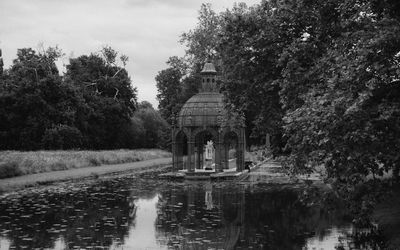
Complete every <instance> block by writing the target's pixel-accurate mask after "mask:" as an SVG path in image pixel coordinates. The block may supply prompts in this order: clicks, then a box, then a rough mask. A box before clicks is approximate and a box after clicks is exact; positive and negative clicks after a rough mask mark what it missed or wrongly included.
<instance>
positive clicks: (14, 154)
mask: <svg viewBox="0 0 400 250" xmlns="http://www.w3.org/2000/svg"><path fill="white" fill-rule="evenodd" d="M170 156H171V153H169V152H167V151H163V150H159V149H138V150H104V151H29V152H20V151H1V152H0V179H2V178H8V177H13V176H19V175H27V174H36V173H44V172H51V171H57V170H67V169H74V168H83V167H95V166H100V165H110V164H121V163H129V162H137V161H144V160H150V159H157V158H163V157H170Z"/></svg>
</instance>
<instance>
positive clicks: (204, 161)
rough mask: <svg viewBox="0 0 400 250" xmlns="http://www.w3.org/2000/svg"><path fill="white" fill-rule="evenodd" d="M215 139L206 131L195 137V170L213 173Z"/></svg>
mask: <svg viewBox="0 0 400 250" xmlns="http://www.w3.org/2000/svg"><path fill="white" fill-rule="evenodd" d="M215 143H216V138H214V136H213V134H212V133H211V132H210V131H208V130H203V131H201V132H199V133H197V134H196V136H195V148H194V163H195V168H196V169H202V170H209V171H215V156H216V148H215V147H216V145H215Z"/></svg>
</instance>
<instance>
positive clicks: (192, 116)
mask: <svg viewBox="0 0 400 250" xmlns="http://www.w3.org/2000/svg"><path fill="white" fill-rule="evenodd" d="M223 98H224V97H223V95H222V94H220V93H218V92H201V93H198V94H196V95H194V96H192V97H191V98H190V99H189V100H188V101H187V102H186V103H185V104H184V105H183V107H182V109H181V111H180V113H179V116H178V126H179V127H192V126H193V127H196V126H201V127H202V126H219V124H220V123H221V122H222V119H223V118H224V117H225V116H226V114H227V112H226V110H225V108H224V100H223Z"/></svg>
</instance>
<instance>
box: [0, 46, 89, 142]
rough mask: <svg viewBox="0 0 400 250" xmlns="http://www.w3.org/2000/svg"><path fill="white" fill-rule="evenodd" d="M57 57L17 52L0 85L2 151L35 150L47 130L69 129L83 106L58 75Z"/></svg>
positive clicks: (47, 53) (56, 53) (57, 53)
mask: <svg viewBox="0 0 400 250" xmlns="http://www.w3.org/2000/svg"><path fill="white" fill-rule="evenodd" d="M61 54H62V53H61V51H60V50H59V49H58V48H48V49H47V50H43V51H42V52H39V53H37V52H36V51H34V50H32V49H30V48H29V49H20V50H18V54H17V59H15V60H14V62H13V65H12V66H11V68H10V69H9V70H7V71H6V74H5V76H4V78H3V81H2V83H1V84H0V104H1V107H0V119H1V123H0V141H1V144H0V147H1V148H2V149H19V150H21V149H22V150H33V149H38V148H41V147H43V145H42V143H41V142H42V138H43V136H44V135H45V133H46V131H47V130H48V129H51V128H53V127H55V126H58V125H59V124H63V125H66V126H73V124H74V122H75V118H76V114H77V111H78V109H79V108H80V107H81V106H82V105H83V104H82V99H80V97H79V95H78V94H77V92H76V90H75V89H74V88H73V87H71V86H69V85H67V84H64V83H63V81H62V78H61V76H60V75H58V70H57V67H56V65H55V61H56V60H57V58H58V57H59V56H61Z"/></svg>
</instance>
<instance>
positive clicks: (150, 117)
mask: <svg viewBox="0 0 400 250" xmlns="http://www.w3.org/2000/svg"><path fill="white" fill-rule="evenodd" d="M134 119H137V120H136V122H139V123H140V124H141V126H142V128H143V129H142V131H140V132H141V133H142V135H141V136H140V137H141V138H142V140H141V144H140V147H144V148H154V147H165V146H166V144H168V142H167V141H165V137H163V133H168V137H169V136H170V130H169V125H168V123H167V122H166V121H165V120H164V119H163V118H162V117H161V115H160V113H159V112H158V111H157V110H155V109H154V108H153V106H152V105H151V103H149V102H146V101H143V102H141V103H139V105H138V109H137V111H136V112H135V114H134Z"/></svg>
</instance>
